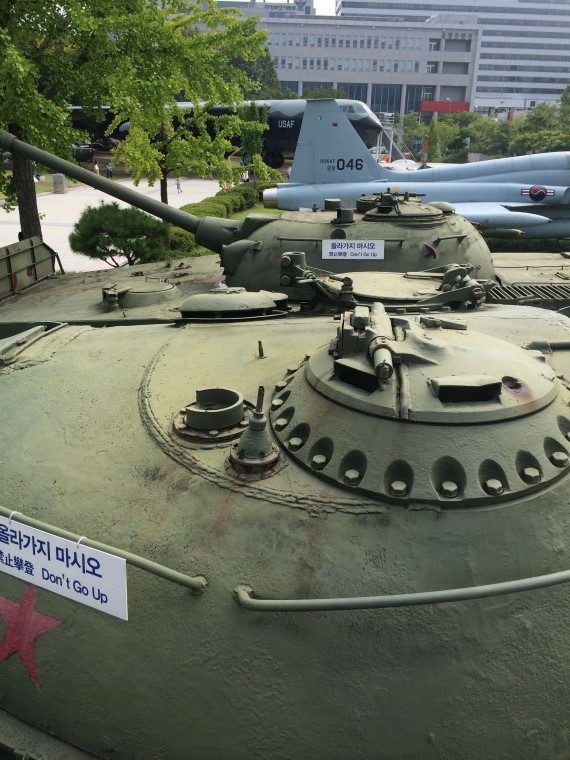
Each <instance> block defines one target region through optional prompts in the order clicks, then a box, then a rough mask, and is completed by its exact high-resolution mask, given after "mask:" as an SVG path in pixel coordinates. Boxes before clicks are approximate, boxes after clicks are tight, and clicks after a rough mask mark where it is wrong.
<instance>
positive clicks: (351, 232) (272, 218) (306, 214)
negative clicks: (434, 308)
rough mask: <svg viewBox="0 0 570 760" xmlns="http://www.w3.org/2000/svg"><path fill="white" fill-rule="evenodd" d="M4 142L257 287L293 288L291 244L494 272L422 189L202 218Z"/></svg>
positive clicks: (386, 262) (382, 266)
mask: <svg viewBox="0 0 570 760" xmlns="http://www.w3.org/2000/svg"><path fill="white" fill-rule="evenodd" d="M0 146H1V147H2V148H3V149H5V150H10V151H17V152H19V153H22V154H23V155H25V156H27V157H28V158H30V159H33V160H34V161H36V162H37V163H40V164H44V165H46V166H49V167H51V168H52V169H55V170H56V171H58V172H62V173H64V174H67V175H69V176H70V177H73V178H75V179H77V180H80V181H81V182H84V183H85V184H87V185H91V186H92V187H95V188H97V189H99V190H102V191H103V192H105V193H108V194H109V195H111V196H113V197H115V198H119V199H120V200H123V201H126V202H127V203H130V204H131V205H133V206H135V207H137V208H140V209H141V210H143V211H146V212H148V213H149V214H153V215H154V216H157V217H159V218H160V219H164V220H165V221H167V222H170V223H172V224H174V225H176V226H178V227H180V228H182V229H184V230H187V231H188V232H191V233H193V234H194V235H195V237H196V242H197V243H199V244H200V245H202V246H204V247H206V248H208V249H209V250H211V251H212V252H214V253H218V254H220V256H221V262H222V266H223V267H224V269H225V271H226V282H227V283H228V285H236V286H242V287H247V288H248V289H250V290H255V289H257V288H259V287H260V284H259V283H260V280H261V279H263V281H264V282H266V280H267V277H268V275H269V273H272V274H273V283H272V288H284V289H285V290H286V292H289V291H287V288H288V287H289V284H288V281H287V279H288V274H287V272H282V271H281V257H282V256H283V254H284V253H286V252H288V251H300V252H303V253H304V254H305V256H306V259H307V264H308V265H309V266H311V267H314V268H317V269H319V268H320V269H324V270H327V271H332V272H344V271H346V270H347V262H350V266H349V267H348V268H349V269H352V270H354V271H370V270H372V271H396V272H407V271H410V270H413V271H415V270H420V269H431V268H433V267H434V266H444V265H447V264H452V263H458V264H468V265H471V266H472V267H473V268H474V271H475V276H476V277H479V278H492V277H493V276H494V267H493V262H492V260H491V255H490V253H489V249H488V247H487V244H486V243H485V241H484V240H483V238H482V237H481V235H480V234H479V232H477V230H476V229H475V228H474V227H473V226H472V225H471V224H470V223H469V222H467V221H466V220H465V219H463V217H460V216H458V215H457V214H455V213H454V212H453V207H452V206H451V205H450V204H448V203H439V204H423V203H421V202H420V199H419V198H418V197H413V196H410V195H406V196H399V195H390V194H386V193H384V194H381V195H379V196H369V197H363V198H361V199H359V201H358V204H357V208H356V209H342V208H340V205H341V204H340V201H338V200H335V199H331V200H330V201H328V202H327V204H326V207H325V209H324V210H323V211H318V212H312V211H299V212H287V213H284V214H282V215H281V216H278V215H272V214H250V215H249V216H248V217H246V219H244V220H243V221H238V220H230V219H221V218H217V217H208V216H207V217H203V218H199V217H196V216H194V215H192V214H189V213H186V212H184V211H182V210H180V209H176V208H173V207H171V206H169V205H167V204H165V203H161V202H160V201H156V200H154V199H153V198H147V197H146V196H144V195H142V194H140V193H137V192H134V191H133V190H131V189H130V188H127V187H124V186H122V185H121V184H120V183H118V182H113V181H110V180H108V179H106V178H104V177H99V176H97V175H96V174H94V173H93V172H90V171H88V170H86V169H83V168H82V167H79V166H76V165H75V164H72V163H70V162H69V161H66V160H64V159H61V158H58V157H57V156H54V155H52V154H50V153H47V152H46V151H43V150H40V149H38V148H35V147H34V146H32V145H29V144H28V143H25V142H22V141H21V140H18V139H17V138H16V137H14V136H13V135H11V134H9V133H7V132H1V131H0ZM289 295H294V294H293V293H292V292H289Z"/></svg>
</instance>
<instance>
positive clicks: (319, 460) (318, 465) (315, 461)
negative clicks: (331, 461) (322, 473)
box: [311, 454, 327, 470]
mask: <svg viewBox="0 0 570 760" xmlns="http://www.w3.org/2000/svg"><path fill="white" fill-rule="evenodd" d="M326 463H327V458H326V456H325V455H324V454H315V456H314V457H313V458H312V459H311V464H312V465H313V467H314V468H315V470H322V469H323V467H324V466H325V465H326Z"/></svg>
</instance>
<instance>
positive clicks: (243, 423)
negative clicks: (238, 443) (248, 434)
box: [239, 418, 249, 428]
mask: <svg viewBox="0 0 570 760" xmlns="http://www.w3.org/2000/svg"><path fill="white" fill-rule="evenodd" d="M248 425H249V422H248V421H247V420H246V419H245V418H244V419H243V420H240V421H239V426H240V427H241V428H246V427H247V426H248Z"/></svg>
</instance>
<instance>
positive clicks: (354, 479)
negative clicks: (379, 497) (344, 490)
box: [344, 470, 360, 486]
mask: <svg viewBox="0 0 570 760" xmlns="http://www.w3.org/2000/svg"><path fill="white" fill-rule="evenodd" d="M359 480H360V473H359V472H358V470H346V472H345V473H344V481H345V483H348V485H350V486H354V485H356V484H357V483H358V481H359Z"/></svg>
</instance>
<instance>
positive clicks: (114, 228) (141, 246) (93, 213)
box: [69, 203, 168, 266]
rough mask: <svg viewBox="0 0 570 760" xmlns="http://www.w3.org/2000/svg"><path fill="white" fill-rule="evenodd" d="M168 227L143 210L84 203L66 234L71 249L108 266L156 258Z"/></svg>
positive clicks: (164, 248)
mask: <svg viewBox="0 0 570 760" xmlns="http://www.w3.org/2000/svg"><path fill="white" fill-rule="evenodd" d="M167 243H168V228H167V227H166V225H165V224H164V223H163V222H161V221H159V220H158V219H155V218H154V217H152V216H149V215H148V214H145V213H144V211H139V210H138V209H136V208H120V207H119V204H118V203H101V205H99V206H88V207H87V208H86V209H85V210H84V211H83V213H82V214H81V216H80V217H79V219H78V220H77V223H76V224H75V227H74V228H73V232H72V233H71V234H70V236H69V244H70V246H71V250H72V251H75V252H76V253H82V254H83V255H84V256H89V258H92V259H100V260H101V261H105V262H107V263H108V264H111V265H112V266H121V264H122V263H123V260H124V259H126V261H127V263H128V264H137V263H145V262H147V261H160V260H161V259H163V258H164V257H165V255H166V253H167V250H168V249H167Z"/></svg>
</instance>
